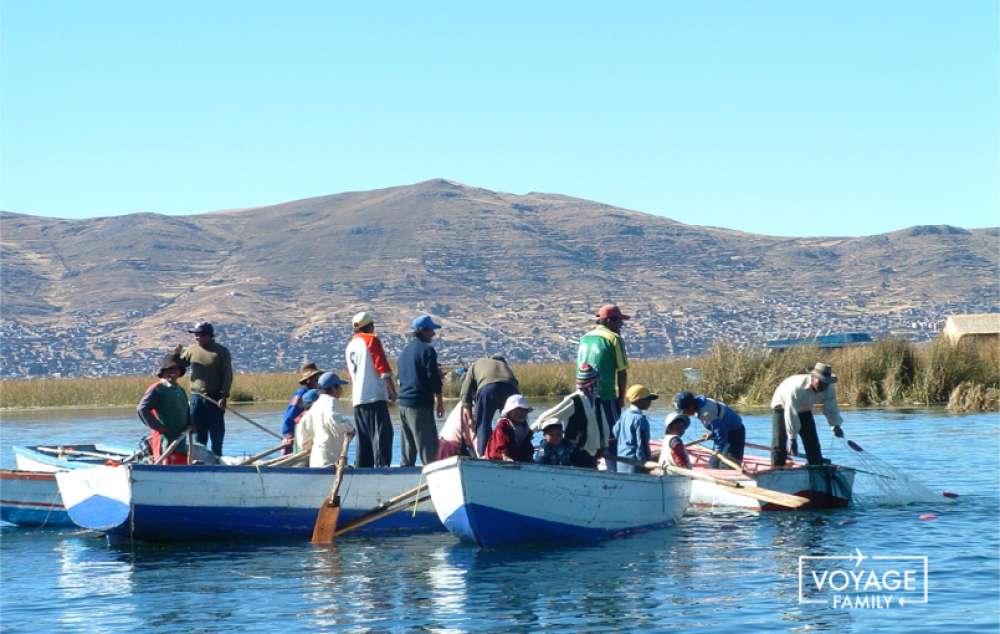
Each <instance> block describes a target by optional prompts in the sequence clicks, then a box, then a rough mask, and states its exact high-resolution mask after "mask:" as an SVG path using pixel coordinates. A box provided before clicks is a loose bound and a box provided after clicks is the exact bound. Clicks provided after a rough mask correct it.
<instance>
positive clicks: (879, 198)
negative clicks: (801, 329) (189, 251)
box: [0, 0, 1000, 235]
mask: <svg viewBox="0 0 1000 634" xmlns="http://www.w3.org/2000/svg"><path fill="white" fill-rule="evenodd" d="M362 5H372V6H363V7H362ZM612 5H615V6H612ZM997 6H998V5H997V3H996V2H994V1H992V0H964V1H963V2H958V3H944V2H937V3H929V2H928V3H913V2H901V1H900V2H892V1H882V2H875V3H872V2H851V1H847V2H837V3H820V2H801V1H787V2H784V1H783V2H777V1H766V0H760V1H754V2H743V1H739V2H737V1H711V0H708V1H704V2H694V1H692V2H651V3H648V4H647V3H639V2H634V3H608V2H594V3H586V2H579V1H575V2H546V3H529V2H509V3H469V2H455V3H446V2H432V3H413V2H405V3H404V2H384V3H378V4H377V5H376V3H352V6H350V7H348V6H346V3H343V4H341V3H330V2H315V3H313V2H286V3H278V2H224V1H213V2H183V1H181V2H171V3H160V2H111V1H105V0H101V1H97V2H82V1H78V2H67V1H61V2H46V1H40V0H6V1H4V2H3V3H2V14H0V20H2V22H0V25H2V26H0V28H2V44H0V46H2V48H0V53H2V56H0V64H2V67H0V70H2V75H0V77H2V79H0V81H2V92H0V207H2V208H3V209H5V210H9V211H19V212H25V213H34V214H40V215H48V216H59V217H89V216H99V215H100V216H103V215H112V214H121V213H129V212H137V211H155V212H161V213H197V212H205V211H212V210H217V209H224V208H237V207H249V206H256V205H263V204H268V203H276V202H284V201H287V200H293V199H296V198H304V197H308V196H316V195H323V194H330V193H337V192H341V191H348V190H363V189H372V188H377V187H386V186H392V185H400V184H407V183H413V182H417V181H421V180H426V179H429V178H434V177H444V178H449V179H453V180H458V181H461V182H465V183H468V184H472V185H477V186H481V187H487V188H490V189H496V190H502V191H508V192H513V193H525V192H528V191H546V192H557V193H563V194H568V195H572V196H579V197H582V198H589V199H594V200H598V201H601V202H606V203H610V204H615V205H619V206H622V207H627V208H630V209H635V210H639V211H645V212H649V213H655V214H660V215H664V216H668V217H671V218H674V219H676V220H680V221H682V222H687V223H692V224H703V225H715V226H724V227H731V228H736V229H742V230H747V231H754V232H759V233H771V234H779V235H863V234H870V233H878V232H882V231H889V230H894V229H898V228H902V227H907V226H911V225H915V224H941V223H949V224H955V225H960V226H965V227H983V226H995V225H1000V212H998V210H1000V187H998V178H997V175H998V172H1000V160H998V132H1000V130H998V119H1000V116H998V114H1000V107H998V62H997V60H998V36H997V31H998V15H997V12H998V10H997Z"/></svg>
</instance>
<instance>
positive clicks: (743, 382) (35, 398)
mask: <svg viewBox="0 0 1000 634" xmlns="http://www.w3.org/2000/svg"><path fill="white" fill-rule="evenodd" d="M626 341H627V335H626ZM816 361H823V362H825V363H830V364H831V365H833V369H834V373H835V374H837V375H838V377H839V378H840V380H839V382H838V383H837V401H838V402H839V403H840V404H841V405H843V406H846V407H887V406H909V405H944V406H947V408H948V409H949V410H952V411H958V412H971V411H1000V343H998V342H996V341H993V342H972V341H963V342H961V343H960V344H959V345H952V344H951V343H949V342H948V341H946V340H944V339H938V340H936V341H933V342H929V343H920V344H915V343H910V342H906V341H899V340H893V339H887V340H883V341H879V342H876V343H874V344H872V345H868V346H858V347H851V348H844V349H840V350H833V351H820V350H819V349H817V348H814V347H808V346H802V347H795V348H791V349H788V350H785V351H783V352H780V353H771V354H768V353H767V352H766V351H765V350H761V349H753V350H750V349H739V348H736V347H733V346H730V345H726V344H718V345H716V346H714V347H713V348H711V349H710V350H709V351H708V353H707V354H705V355H704V356H702V357H697V358H689V359H670V360H662V361H653V360H638V359H637V360H632V361H630V365H631V367H630V368H629V383H630V384H633V383H642V384H643V385H645V386H647V387H648V388H650V390H652V391H653V392H656V393H659V394H660V396H661V398H663V399H667V400H668V401H669V399H672V398H673V395H674V394H676V393H677V392H679V391H681V390H691V391H694V392H698V393H704V394H707V395H709V396H712V397H713V398H718V399H720V400H723V401H725V402H727V403H729V404H731V405H733V406H735V407H736V408H737V409H738V408H740V407H744V408H760V407H767V406H768V405H769V403H770V399H771V394H772V392H773V391H774V389H775V387H777V385H778V383H780V382H781V380H782V379H784V378H785V377H787V376H789V375H792V374H796V373H806V372H808V371H809V369H810V368H812V366H813V364H814V363H815V362H816ZM690 368H694V369H695V370H696V372H694V373H692V372H690V371H688V372H685V369H690ZM514 372H515V373H516V375H517V377H518V381H519V383H520V386H521V390H522V392H523V393H524V394H525V396H527V397H529V398H541V397H550V398H555V397H560V396H562V395H565V394H568V393H569V392H571V391H572V390H573V389H574V379H573V376H574V364H573V363H572V362H568V363H547V364H534V363H527V364H520V365H515V366H514ZM341 374H343V372H341ZM694 374H697V375H698V376H697V380H691V378H689V377H690V375H694ZM297 379H298V375H297V374H296V373H294V372H283V373H269V374H237V375H236V378H235V380H234V382H233V390H232V395H231V398H230V401H231V402H232V403H234V404H238V403H248V402H274V401H279V402H280V401H285V400H287V399H288V397H289V395H290V394H291V393H292V391H294V389H295V387H296V384H297V383H296V382H297ZM154 380H156V379H155V377H153V376H152V375H150V376H122V377H100V378H37V379H11V380H4V381H0V409H4V410H15V409H33V408H69V407H117V406H134V405H135V404H136V403H137V402H138V401H139V399H140V398H141V396H142V394H143V392H144V391H145V389H146V388H147V387H148V386H149V384H150V383H151V382H152V381H154ZM181 383H182V385H184V387H185V389H187V388H188V386H187V381H186V380H185V379H182V380H181ZM460 387H461V386H460V383H459V382H458V381H454V380H451V381H446V383H445V390H444V395H445V397H446V398H455V397H457V396H458V391H459V388H460Z"/></svg>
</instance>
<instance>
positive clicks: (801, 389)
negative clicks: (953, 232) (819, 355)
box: [771, 363, 844, 467]
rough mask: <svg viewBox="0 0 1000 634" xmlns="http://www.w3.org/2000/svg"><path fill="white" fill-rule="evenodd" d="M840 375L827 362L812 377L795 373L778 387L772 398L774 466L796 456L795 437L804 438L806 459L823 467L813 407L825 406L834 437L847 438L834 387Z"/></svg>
mask: <svg viewBox="0 0 1000 634" xmlns="http://www.w3.org/2000/svg"><path fill="white" fill-rule="evenodd" d="M836 382H837V375H836V374H834V373H833V368H832V367H830V366H829V365H827V364H826V363H817V364H816V365H815V366H814V367H813V369H812V372H810V373H809V374H793V375H792V376H790V377H788V378H787V379H785V380H784V381H782V382H781V385H779V386H778V389H776V390H775V391H774V396H773V397H772V398H771V410H772V416H771V464H772V465H774V466H776V467H783V466H785V461H786V460H787V458H788V454H789V453H791V454H792V455H793V456H794V455H796V453H797V451H796V445H795V437H796V436H801V437H802V445H803V447H804V448H805V450H806V459H807V460H808V461H809V464H811V465H821V464H823V452H822V450H821V449H820V446H819V437H818V435H817V434H816V419H814V418H813V413H812V409H813V405H816V404H821V405H822V406H823V415H824V416H826V422H827V423H829V424H830V427H832V428H833V435H834V436H837V437H838V438H843V437H844V431H843V430H842V429H841V428H840V426H841V424H842V423H843V422H844V420H843V418H841V416H840V409H839V408H838V407H837V394H836V391H835V390H834V388H833V384H834V383H836Z"/></svg>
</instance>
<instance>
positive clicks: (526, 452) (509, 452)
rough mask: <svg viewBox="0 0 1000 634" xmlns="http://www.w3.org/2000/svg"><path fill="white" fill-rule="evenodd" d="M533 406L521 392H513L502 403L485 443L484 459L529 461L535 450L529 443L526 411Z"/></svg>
mask: <svg viewBox="0 0 1000 634" xmlns="http://www.w3.org/2000/svg"><path fill="white" fill-rule="evenodd" d="M532 409H533V408H532V407H530V406H529V405H528V400H527V399H526V398H524V396H523V395H521V394H514V395H513V396H511V397H510V398H508V399H507V402H506V403H504V406H503V410H502V411H501V412H500V417H501V418H500V420H498V421H497V426H496V429H494V430H493V434H492V435H490V441H489V442H488V443H486V456H485V457H486V459H487V460H501V461H503V462H531V461H532V456H533V454H534V451H535V447H534V445H532V444H531V436H532V432H531V429H530V428H529V427H528V413H529V412H530V411H531V410H532Z"/></svg>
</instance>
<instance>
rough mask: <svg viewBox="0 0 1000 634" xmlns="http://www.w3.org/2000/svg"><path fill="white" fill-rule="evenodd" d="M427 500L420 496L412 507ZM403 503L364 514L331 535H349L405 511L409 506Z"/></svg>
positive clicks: (427, 497)
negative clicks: (367, 525)
mask: <svg viewBox="0 0 1000 634" xmlns="http://www.w3.org/2000/svg"><path fill="white" fill-rule="evenodd" d="M429 499H431V496H430V495H422V496H420V497H418V498H417V499H416V502H415V503H414V506H417V505H420V504H423V503H424V502H426V501H427V500H429ZM405 502H406V503H405V504H397V505H396V506H393V507H389V508H385V509H383V510H381V511H378V512H376V513H371V512H369V513H366V514H364V515H362V516H361V517H359V518H358V519H356V520H354V521H353V522H351V523H349V524H346V525H344V527H343V528H340V529H338V530H337V532H336V533H334V534H333V536H334V537H340V536H341V535H343V534H344V533H349V532H351V531H353V530H355V529H357V528H361V527H362V526H365V525H366V524H371V523H372V522H375V521H377V520H380V519H382V518H383V517H388V516H389V515H392V514H394V513H399V512H400V511H405V510H406V509H407V508H408V507H409V506H410V504H409V501H408V500H407V501H405Z"/></svg>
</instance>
